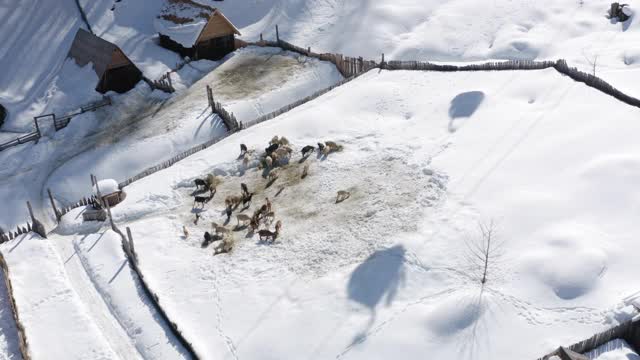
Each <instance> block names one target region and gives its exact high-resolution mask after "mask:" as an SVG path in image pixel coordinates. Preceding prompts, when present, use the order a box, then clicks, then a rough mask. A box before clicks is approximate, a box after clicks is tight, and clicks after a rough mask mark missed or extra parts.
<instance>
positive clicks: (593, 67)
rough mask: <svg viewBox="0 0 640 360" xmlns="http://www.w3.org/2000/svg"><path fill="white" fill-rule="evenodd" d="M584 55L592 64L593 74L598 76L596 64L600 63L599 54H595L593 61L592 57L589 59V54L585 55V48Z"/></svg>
mask: <svg viewBox="0 0 640 360" xmlns="http://www.w3.org/2000/svg"><path fill="white" fill-rule="evenodd" d="M582 57H584V59H585V60H587V62H588V63H589V65H591V67H592V72H591V74H592V75H593V76H596V66H597V65H598V55H593V61H592V60H591V59H589V57H587V55H585V53H584V50H583V51H582Z"/></svg>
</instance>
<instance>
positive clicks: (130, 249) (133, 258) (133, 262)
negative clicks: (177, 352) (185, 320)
mask: <svg viewBox="0 0 640 360" xmlns="http://www.w3.org/2000/svg"><path fill="white" fill-rule="evenodd" d="M91 182H92V183H93V184H95V187H96V192H97V195H98V199H104V198H103V197H102V195H101V193H100V187H99V186H98V179H97V178H96V177H95V176H94V175H93V174H91ZM100 203H101V204H102V203H104V204H103V205H106V208H107V218H108V219H109V223H110V224H111V229H112V230H113V231H114V232H115V233H116V234H118V235H119V236H120V239H121V242H122V250H123V251H124V254H125V256H126V258H127V260H128V261H127V263H128V264H129V267H130V268H131V270H133V272H134V273H135V274H136V276H137V277H138V281H139V282H140V284H141V285H142V289H143V290H144V292H145V295H146V296H147V298H148V299H149V300H150V301H151V303H152V304H153V305H154V308H155V309H156V311H157V312H158V314H160V316H161V317H162V319H163V320H164V322H165V323H166V324H167V325H168V326H169V328H171V330H172V331H173V335H174V336H175V337H176V339H178V341H179V342H180V343H181V344H182V346H183V347H184V348H185V350H186V351H188V352H189V355H190V356H191V358H193V359H198V356H197V354H196V352H195V350H194V349H193V345H192V344H191V343H190V342H189V341H187V339H186V338H185V337H184V336H183V335H182V332H181V331H180V329H179V328H178V325H177V324H176V323H174V322H173V321H171V319H170V318H169V316H168V315H167V313H166V311H164V309H163V308H162V306H161V305H160V300H159V299H158V295H157V294H155V293H154V292H153V291H151V287H150V286H149V284H147V282H146V280H145V278H144V275H143V274H142V272H141V271H140V268H139V267H138V255H137V254H136V251H135V247H134V245H133V237H132V236H131V229H129V228H127V235H126V236H125V235H124V234H123V233H122V231H120V229H119V228H118V226H117V225H116V223H115V222H114V221H113V217H112V216H111V207H110V206H109V201H100Z"/></svg>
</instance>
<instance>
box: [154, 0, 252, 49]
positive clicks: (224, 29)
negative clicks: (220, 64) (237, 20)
mask: <svg viewBox="0 0 640 360" xmlns="http://www.w3.org/2000/svg"><path fill="white" fill-rule="evenodd" d="M179 5H180V7H176V4H175V3H174V2H170V3H169V6H168V7H166V8H165V9H163V11H162V14H161V15H160V16H158V18H157V19H156V20H155V22H154V24H155V27H156V30H157V31H158V34H159V35H160V45H161V46H162V47H164V48H167V49H169V50H172V51H175V52H177V53H179V54H180V55H181V56H182V57H187V56H188V57H190V58H191V59H194V60H199V59H209V60H219V59H221V58H223V57H224V56H225V55H227V54H229V53H230V52H232V51H234V50H235V35H240V31H238V29H237V28H236V27H235V26H234V25H233V24H232V23H231V21H229V19H227V17H226V16H224V14H223V13H222V12H221V11H220V10H219V9H215V8H212V7H209V6H206V5H200V4H198V3H195V2H193V1H187V2H181V3H180V4H179Z"/></svg>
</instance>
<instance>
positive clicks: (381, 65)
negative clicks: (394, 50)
mask: <svg viewBox="0 0 640 360" xmlns="http://www.w3.org/2000/svg"><path fill="white" fill-rule="evenodd" d="M380 68H382V69H384V53H382V61H381V62H380Z"/></svg>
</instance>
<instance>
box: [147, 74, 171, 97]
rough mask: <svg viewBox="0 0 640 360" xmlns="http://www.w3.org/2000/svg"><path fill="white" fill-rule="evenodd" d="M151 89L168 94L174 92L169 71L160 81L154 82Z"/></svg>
mask: <svg viewBox="0 0 640 360" xmlns="http://www.w3.org/2000/svg"><path fill="white" fill-rule="evenodd" d="M152 88H154V89H158V90H162V91H164V92H166V93H169V94H171V93H173V92H175V91H176V89H175V88H174V87H173V83H171V71H168V72H166V73H165V74H164V75H162V76H161V77H160V79H158V80H154V81H153V86H152Z"/></svg>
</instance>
